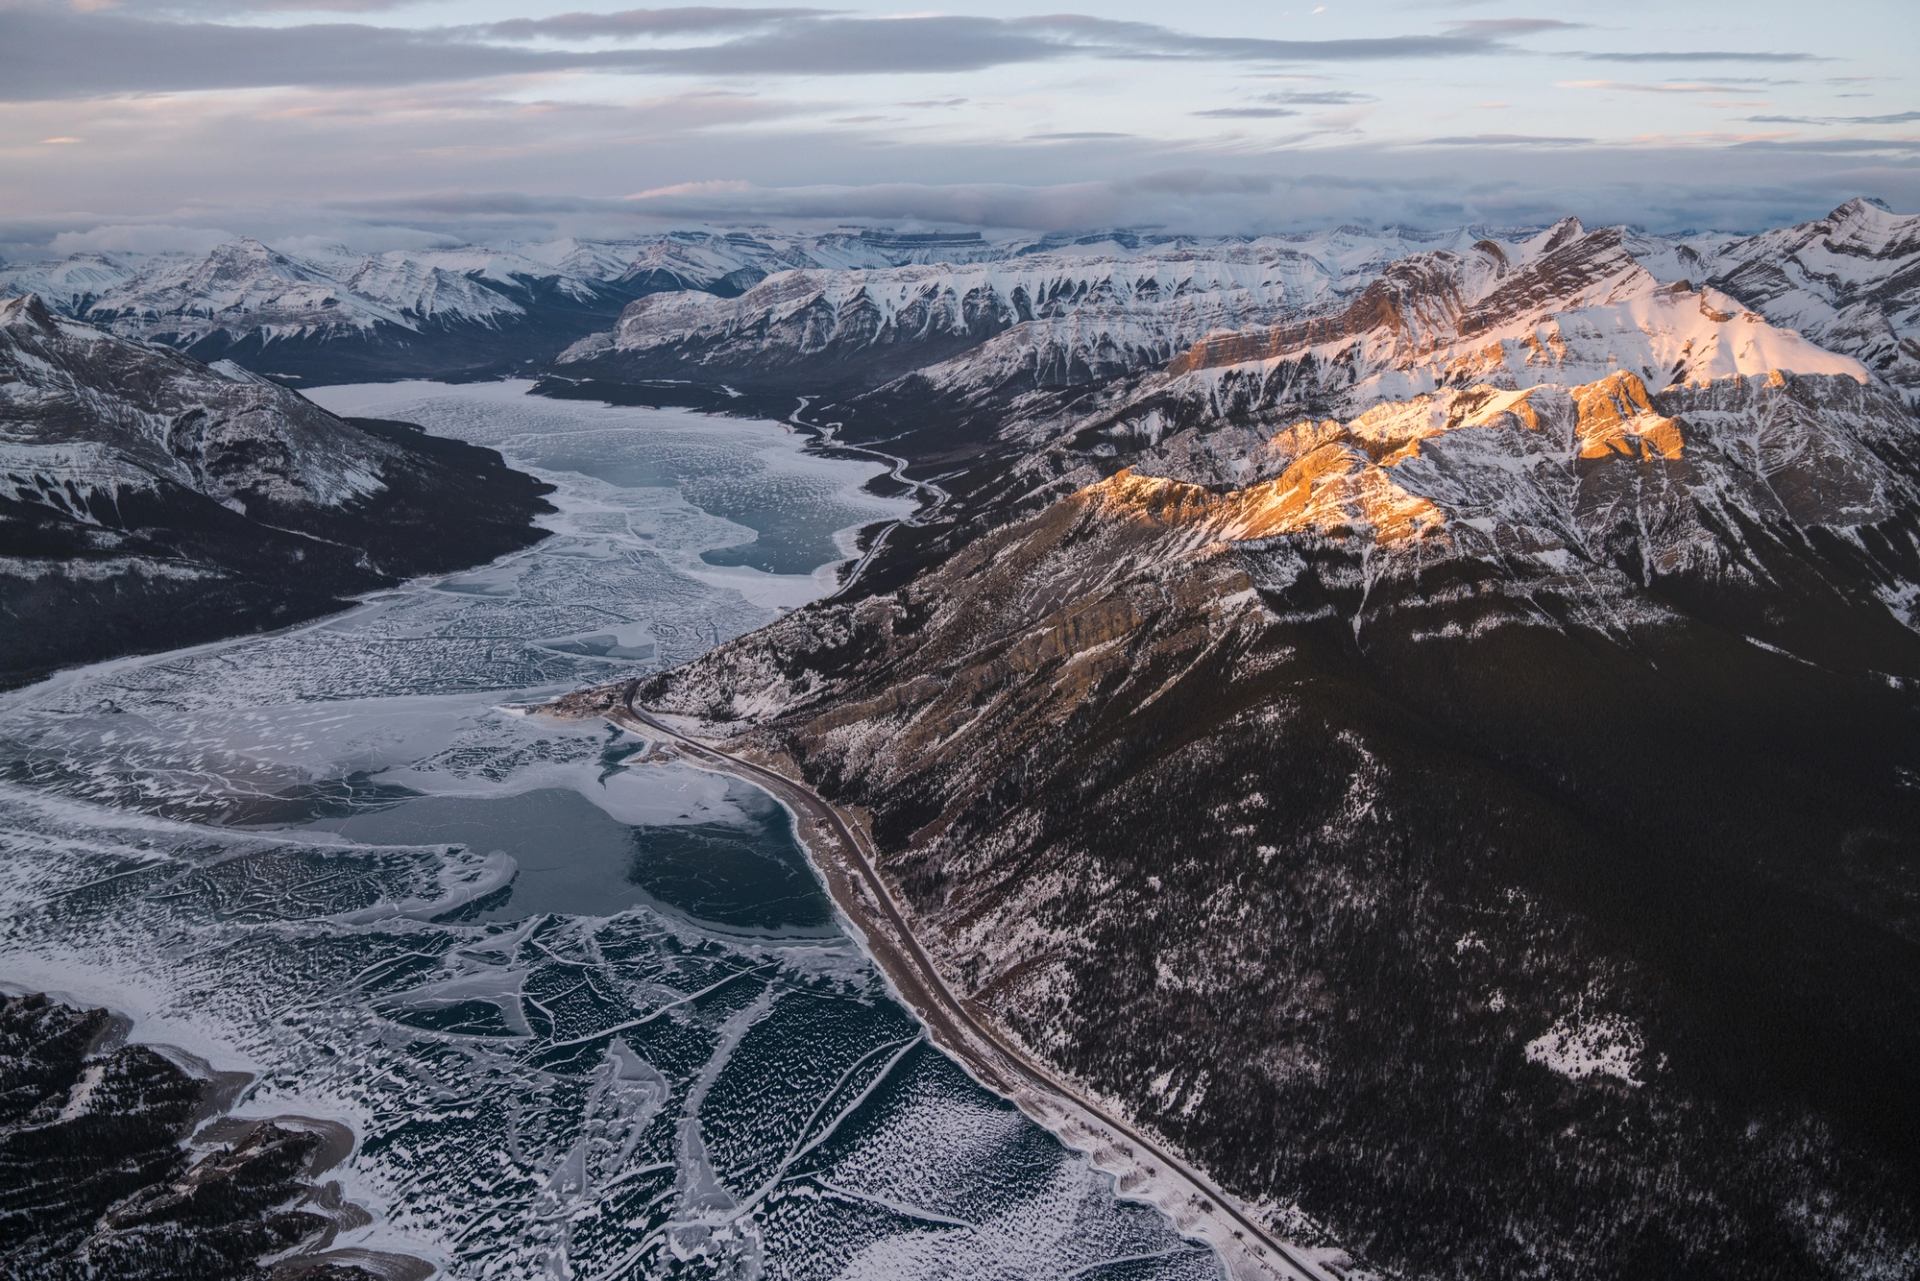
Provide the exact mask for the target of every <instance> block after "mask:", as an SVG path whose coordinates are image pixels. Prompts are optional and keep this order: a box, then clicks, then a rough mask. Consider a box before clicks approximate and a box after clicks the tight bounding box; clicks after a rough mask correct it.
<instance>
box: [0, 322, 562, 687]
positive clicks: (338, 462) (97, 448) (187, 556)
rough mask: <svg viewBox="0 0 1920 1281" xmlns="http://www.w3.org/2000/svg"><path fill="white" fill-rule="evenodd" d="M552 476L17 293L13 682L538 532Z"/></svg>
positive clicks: (320, 599) (2, 414) (192, 637)
mask: <svg viewBox="0 0 1920 1281" xmlns="http://www.w3.org/2000/svg"><path fill="white" fill-rule="evenodd" d="M541 492H543V491H542V487H541V486H540V485H539V484H538V483H537V482H535V481H533V480H532V479H531V478H529V477H527V476H524V475H522V474H520V473H518V472H514V471H510V470H508V469H507V468H506V466H505V465H504V464H503V463H502V462H501V460H500V457H499V455H498V454H495V453H493V452H492V451H490V450H483V449H475V448H473V447H471V446H467V445H464V444H458V443H455V442H452V441H447V440H442V439H438V438H435V437H430V436H427V435H425V434H424V433H421V432H419V431H418V430H416V429H413V428H409V427H407V426H406V425H404V424H392V423H374V422H353V423H350V422H346V421H343V420H341V419H339V418H336V417H334V416H333V415H331V414H329V413H327V412H326V411H324V410H322V409H320V408H319V407H318V406H316V405H314V404H312V403H311V402H310V401H307V400H305V399H304V398H302V397H301V396H299V395H297V394H295V393H293V392H290V391H287V390H285V389H284V388H281V387H279V386H277V385H275V384H274V383H272V382H269V381H267V380H266V379H264V378H261V377H259V376H258V375H255V374H251V373H249V372H247V371H246V370H244V369H241V368H240V367H239V366H237V365H233V364H231V363H221V364H217V365H214V366H212V367H209V366H206V365H202V364H200V363H199V362H198V361H195V360H193V359H191V358H190V357H187V356H184V355H181V354H179V353H177V352H174V351H172V350H170V349H168V348H165V347H161V346H157V345H152V344H147V343H141V342H136V341H132V340H129V339H124V338H119V337H116V336H114V335H112V334H109V333H106V332H104V331H102V330H100V329H96V328H93V327H91V326H88V325H83V324H80V323H78V322H76V321H72V320H69V319H66V318H64V317H61V316H59V315H57V314H55V313H54V312H53V311H52V310H51V309H49V308H48V307H47V306H46V305H45V303H44V302H42V301H41V300H40V299H39V298H37V297H35V296H32V295H28V296H25V297H19V298H11V299H7V300H4V301H0V618H5V619H6V620H7V625H6V627H5V628H4V629H0V635H4V637H5V639H4V640H0V683H3V684H9V685H10V684H17V683H19V682H21V681H23V680H27V679H31V678H32V677H34V676H36V675H39V674H42V673H44V672H46V671H47V670H49V669H51V668H53V667H55V666H62V665H67V664H71V663H76V662H84V661H87V660H89V659H94V658H104V657H107V656H110V655H113V654H119V653H126V652H129V651H138V650H152V649H164V648H168V647H170V646H174V645H181V644H187V643H191V642H194V641H199V640H206V639H210V638H212V637H215V636H220V635H227V634H232V633H235V632H239V631H245V630H249V629H252V628H258V627H264V626H269V625H274V624H281V623H286V622H291V621H295V620H297V619H300V618H306V617H310V616H312V615H315V614H318V613H322V612H325V611H326V610H329V609H334V608H338V607H339V606H340V605H341V603H342V599H343V598H344V597H347V596H350V595H352V594H354V593H358V592H364V591H368V590H370V589H372V588H375V587H378V586H382V585H385V584H390V583H392V582H395V581H397V580H399V579H402V578H406V577H410V576H412V575H416V574H422V573H431V572H439V571H445V570H451V569H454V568H457V567H460V566H464V565H469V564H474V563H477V562H480V561H485V560H489V559H492V558H493V557H494V556H497V555H500V554H502V553H504V552H506V551H509V550H512V549H513V548H516V547H521V546H525V545H527V544H528V543H530V542H533V541H535V540H537V539H538V537H540V535H539V532H538V531H537V530H535V529H533V528H532V519H533V517H534V515H535V514H536V513H538V512H540V511H543V510H546V507H545V504H544V503H543V502H542V501H541V499H540V497H539V495H540V493H541Z"/></svg>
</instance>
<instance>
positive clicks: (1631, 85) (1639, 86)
mask: <svg viewBox="0 0 1920 1281" xmlns="http://www.w3.org/2000/svg"><path fill="white" fill-rule="evenodd" d="M1555 85H1556V87H1557V88H1561V89H1605V90H1608V91H1611V92H1616V93H1717V94H1724V93H1726V91H1727V88H1726V86H1725V85H1722V84H1713V83H1708V82H1706V81H1700V80H1660V81H1654V82H1651V83H1647V82H1639V81H1632V80H1560V81H1556V82H1555Z"/></svg>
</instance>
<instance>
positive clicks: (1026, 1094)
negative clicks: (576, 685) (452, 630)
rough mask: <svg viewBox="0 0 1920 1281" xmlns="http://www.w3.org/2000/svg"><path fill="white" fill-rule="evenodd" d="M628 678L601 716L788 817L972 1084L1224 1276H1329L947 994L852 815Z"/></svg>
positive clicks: (862, 941) (1274, 1280) (882, 965)
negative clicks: (674, 714)
mask: <svg viewBox="0 0 1920 1281" xmlns="http://www.w3.org/2000/svg"><path fill="white" fill-rule="evenodd" d="M635 689H636V685H635V684H629V685H628V686H627V687H626V688H625V690H624V691H623V693H622V696H621V699H620V702H619V704H618V705H617V706H616V707H614V708H612V709H610V710H609V711H607V712H606V713H605V719H606V720H607V721H608V722H610V723H611V724H613V725H615V726H618V727H619V728H621V729H624V730H626V731H628V732H630V733H637V734H639V735H641V736H644V737H647V738H651V739H654V740H656V741H658V740H665V741H667V742H669V743H671V744H673V745H674V746H676V747H677V748H679V749H680V750H681V753H682V756H683V758H685V759H687V760H688V762H689V763H691V764H695V765H699V766H701V767H703V768H708V769H712V770H714V771H715V772H716V773H720V774H724V775H727V776H730V777H736V778H741V779H743V780H745V781H747V782H750V783H753V784H754V785H756V786H758V787H760V788H761V789H762V790H763V791H766V792H767V793H768V794H769V795H771V796H773V797H774V799H775V800H777V801H779V802H780V804H781V805H782V806H783V807H784V808H785V809H786V810H787V811H788V813H789V814H791V815H792V816H793V822H794V829H795V834H796V837H797V838H798V839H799V841H800V844H801V847H802V849H803V850H804V851H805V852H806V854H807V856H808V860H809V861H810V862H811V863H812V864H813V866H814V869H815V870H816V871H817V872H818V873H819V875H820V878H821V880H822V882H823V883H824V884H825V886H826V889H827V892H828V896H829V897H830V898H831V899H832V900H833V903H834V908H835V911H836V913H837V914H838V915H839V916H840V918H841V919H842V921H843V922H844V923H845V924H846V926H847V929H848V932H849V934H850V935H851V936H852V937H853V939H854V941H855V942H856V943H857V944H859V946H860V947H861V950H862V951H864V952H865V953H866V954H867V956H868V958H869V959H870V960H872V961H873V963H874V966H875V968H877V969H878V970H879V971H880V973H881V976H882V977H883V978H884V979H885V981H886V983H887V986H888V987H889V988H890V989H891V990H892V992H893V994H894V995H895V997H896V998H897V999H899V1000H900V1002H901V1004H903V1005H905V1006H906V1007H907V1008H908V1009H909V1010H910V1011H911V1012H912V1013H913V1015H914V1017H915V1018H916V1019H918V1020H919V1021H920V1023H921V1025H922V1026H924V1027H925V1028H926V1029H927V1033H928V1037H929V1040H931V1041H932V1043H933V1044H934V1045H935V1046H936V1047H937V1048H938V1049H940V1050H941V1051H942V1052H943V1053H945V1054H947V1055H948V1057H950V1058H952V1059H953V1060H954V1061H955V1062H956V1063H958V1064H959V1065H960V1067H961V1068H962V1069H963V1070H964V1071H966V1072H967V1074H968V1075H969V1076H971V1077H973V1078H974V1079H975V1080H976V1081H978V1082H979V1083H980V1084H981V1085H983V1086H985V1087H986V1088H987V1089H989V1090H991V1091H993V1092H994V1093H995V1094H998V1095H1000V1096H1001V1097H1002V1098H1005V1099H1007V1100H1008V1101H1009V1102H1011V1103H1013V1104H1014V1106H1016V1107H1018V1108H1019V1109H1020V1111H1021V1112H1023V1113H1025V1114H1026V1115H1027V1116H1028V1117H1029V1118H1030V1119H1032V1120H1033V1121H1034V1122H1035V1123H1037V1124H1039V1125H1040V1126H1041V1127H1043V1128H1044V1129H1046V1130H1047V1131H1048V1132H1049V1133H1051V1134H1053V1135H1054V1137H1055V1138H1057V1139H1058V1140H1059V1141H1060V1142H1061V1143H1062V1144H1063V1145H1065V1146H1066V1147H1069V1148H1071V1149H1073V1150H1075V1151H1078V1152H1082V1153H1085V1154H1086V1155H1087V1156H1088V1157H1089V1159H1090V1160H1091V1161H1092V1163H1093V1165H1094V1167H1095V1168H1096V1169H1099V1170H1101V1171H1102V1172H1103V1173H1105V1174H1107V1175H1108V1176H1109V1177H1111V1178H1112V1179H1113V1180H1114V1188H1115V1192H1116V1193H1117V1194H1118V1195H1120V1196H1122V1197H1124V1198H1126V1199H1128V1200H1133V1201H1138V1202H1143V1203H1145V1204H1149V1205H1152V1206H1154V1207H1155V1208H1156V1209H1158V1210H1159V1211H1160V1212H1161V1213H1162V1214H1164V1215H1166V1216H1167V1218H1168V1219H1169V1220H1170V1221H1171V1222H1172V1223H1173V1225H1174V1227H1175V1229H1176V1230H1177V1231H1179V1232H1180V1233H1181V1234H1182V1235H1183V1236H1186V1237H1187V1238H1189V1239H1190V1240H1195V1241H1199V1242H1202V1243H1204V1244H1206V1245H1207V1246H1208V1247H1210V1248H1211V1249H1212V1250H1213V1251H1214V1253H1215V1255H1216V1256H1217V1257H1218V1258H1219V1259H1220V1261H1221V1265H1222V1267H1223V1268H1224V1270H1225V1273H1226V1276H1227V1277H1228V1278H1229V1281H1340V1277H1339V1273H1337V1272H1335V1271H1331V1270H1330V1267H1331V1266H1332V1265H1333V1263H1334V1260H1333V1257H1332V1256H1333V1255H1335V1254H1337V1252H1327V1253H1328V1254H1329V1258H1328V1259H1327V1261H1326V1262H1322V1261H1321V1260H1320V1259H1317V1258H1314V1257H1312V1255H1313V1254H1319V1253H1321V1252H1319V1251H1312V1252H1309V1251H1308V1250H1306V1249H1304V1248H1302V1247H1299V1246H1294V1245H1292V1244H1290V1243H1288V1242H1284V1241H1281V1240H1279V1239H1278V1238H1276V1237H1274V1236H1273V1235H1272V1234H1271V1233H1270V1232H1268V1231H1267V1230H1266V1229H1265V1228H1264V1227H1262V1226H1261V1225H1260V1224H1259V1223H1257V1222H1256V1221H1255V1220H1254V1219H1253V1218H1252V1216H1251V1212H1250V1211H1248V1210H1246V1209H1245V1208H1243V1207H1242V1206H1240V1205H1239V1203H1238V1202H1237V1201H1235V1200H1234V1199H1233V1198H1231V1197H1229V1196H1228V1195H1226V1194H1225V1193H1224V1192H1222V1191H1220V1190H1219V1189H1218V1188H1216V1187H1215V1186H1214V1185H1213V1183H1212V1182H1211V1180H1209V1179H1208V1178H1207V1177H1206V1176H1205V1175H1204V1174H1203V1173H1201V1172H1200V1171H1198V1170H1197V1169H1195V1168H1193V1167H1192V1166H1191V1165H1190V1164H1189V1163H1188V1162H1186V1161H1185V1160H1183V1159H1182V1158H1181V1157H1179V1156H1178V1155H1177V1154H1175V1153H1173V1152H1171V1151H1169V1150H1168V1148H1167V1147H1166V1146H1164V1145H1163V1142H1162V1141H1159V1140H1156V1139H1153V1138H1150V1137H1149V1136H1147V1135H1146V1134H1143V1133H1142V1132H1141V1131H1140V1130H1139V1129H1138V1128H1136V1127H1135V1126H1133V1125H1131V1124H1129V1123H1128V1122H1126V1121H1125V1120H1122V1119H1120V1118H1119V1117H1116V1116H1114V1115H1113V1114H1112V1112H1111V1111H1109V1110H1108V1109H1107V1108H1104V1107H1102V1106H1101V1105H1100V1104H1099V1103H1098V1102H1095V1101H1093V1100H1089V1099H1087V1098H1084V1097H1082V1096H1081V1095H1080V1094H1079V1093H1078V1092H1077V1091H1075V1090H1074V1088H1073V1087H1072V1086H1071V1085H1069V1084H1067V1083H1066V1082H1064V1081H1062V1080H1061V1079H1060V1078H1058V1077H1057V1076H1055V1075H1054V1074H1053V1073H1052V1072H1051V1071H1050V1070H1049V1069H1048V1068H1047V1067H1046V1066H1044V1065H1043V1064H1041V1063H1038V1062H1036V1061H1035V1060H1034V1058H1033V1057H1032V1056H1031V1055H1030V1054H1029V1053H1027V1052H1026V1051H1025V1050H1024V1049H1023V1048H1021V1047H1019V1046H1018V1045H1017V1044H1015V1043H1012V1042H1011V1041H1010V1039H1009V1038H1008V1037H1007V1035H1006V1034H1005V1033H1004V1032H1001V1031H1000V1030H999V1029H998V1028H996V1027H995V1026H994V1025H993V1023H992V1021H991V1018H990V1016H989V1015H988V1014H987V1013H986V1012H985V1011H984V1010H980V1009H978V1008H977V1007H975V1006H974V1005H973V1003H972V1002H969V1001H967V1000H966V999H965V998H962V997H960V996H958V995H957V994H955V993H954V992H953V991H952V990H951V989H950V988H949V987H948V986H947V985H946V983H945V981H944V980H943V979H942V978H941V977H940V975H939V971H938V968H937V967H936V966H935V964H934V962H933V960H932V958H931V957H930V956H929V955H928V954H927V953H926V951H925V950H924V949H923V948H922V947H921V946H920V944H919V942H918V941H917V940H916V939H915V938H914V937H913V934H912V932H911V929H910V928H909V927H908V924H907V917H906V914H905V912H904V911H903V910H902V909H901V908H900V906H899V904H898V902H897V901H896V900H895V899H894V897H893V895H892V893H891V891H890V890H889V889H888V888H887V886H886V884H885V882H884V881H883V880H882V879H881V878H880V876H879V873H878V870H877V867H876V864H877V855H876V853H875V851H874V850H873V849H872V845H871V841H870V839H869V838H868V837H867V835H866V832H865V830H864V825H863V824H862V822H861V821H860V819H859V817H858V816H857V815H847V814H845V813H843V812H842V811H841V810H840V809H839V808H838V807H836V806H833V805H832V804H831V803H829V802H827V801H826V800H825V799H824V798H822V797H820V796H819V795H818V794H817V793H815V792H814V791H813V790H812V789H811V788H808V787H806V786H805V785H804V784H800V783H796V782H795V781H794V780H793V779H791V778H789V777H787V776H786V775H785V774H783V773H781V772H779V771H778V770H775V769H773V768H770V767H769V766H767V765H763V764H760V763H758V762H756V761H753V760H750V759H746V758H743V757H741V756H737V755H734V754H732V753H730V752H727V751H725V750H723V749H721V748H718V747H715V746H713V745H712V744H710V743H706V742H703V741H702V740H700V739H697V738H694V737H692V736H691V735H690V734H688V733H685V732H683V731H681V730H679V729H676V728H675V727H674V726H673V725H670V724H668V723H666V722H664V721H662V720H659V719H656V718H655V717H654V716H653V715H652V714H650V713H648V712H646V711H645V710H643V709H641V708H639V707H637V706H635V705H634V703H633V694H634V692H635Z"/></svg>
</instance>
